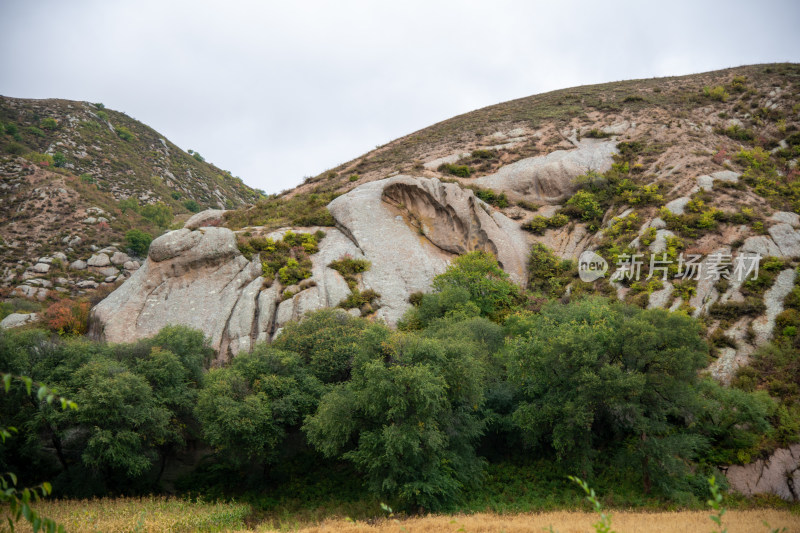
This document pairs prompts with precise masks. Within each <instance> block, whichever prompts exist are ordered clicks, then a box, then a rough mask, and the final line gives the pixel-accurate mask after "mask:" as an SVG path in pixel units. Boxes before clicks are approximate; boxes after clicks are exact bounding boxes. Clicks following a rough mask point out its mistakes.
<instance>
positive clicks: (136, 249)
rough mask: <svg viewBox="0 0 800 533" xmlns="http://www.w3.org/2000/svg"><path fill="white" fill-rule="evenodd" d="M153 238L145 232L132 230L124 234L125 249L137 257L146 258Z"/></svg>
mask: <svg viewBox="0 0 800 533" xmlns="http://www.w3.org/2000/svg"><path fill="white" fill-rule="evenodd" d="M151 242H153V236H152V235H150V234H149V233H147V232H146V231H142V230H138V229H132V230H129V231H127V232H126V233H125V246H126V248H127V249H128V250H129V251H130V252H131V253H132V254H133V255H135V256H137V257H146V256H147V251H148V250H149V249H150V243H151Z"/></svg>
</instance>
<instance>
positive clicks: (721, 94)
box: [703, 85, 730, 102]
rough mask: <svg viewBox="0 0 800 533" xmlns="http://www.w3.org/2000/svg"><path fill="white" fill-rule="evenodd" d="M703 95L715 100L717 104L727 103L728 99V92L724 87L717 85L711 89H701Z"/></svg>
mask: <svg viewBox="0 0 800 533" xmlns="http://www.w3.org/2000/svg"><path fill="white" fill-rule="evenodd" d="M703 94H704V95H705V96H706V97H708V98H711V99H712V100H716V101H717V102H727V101H728V98H730V95H729V94H728V91H726V90H725V87H723V86H722V85H717V86H716V87H713V88H710V87H705V88H704V89H703Z"/></svg>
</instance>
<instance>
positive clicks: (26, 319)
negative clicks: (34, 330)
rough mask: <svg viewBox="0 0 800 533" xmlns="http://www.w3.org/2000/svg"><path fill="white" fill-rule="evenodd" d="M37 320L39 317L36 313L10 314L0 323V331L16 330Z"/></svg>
mask: <svg viewBox="0 0 800 533" xmlns="http://www.w3.org/2000/svg"><path fill="white" fill-rule="evenodd" d="M37 320H39V315H38V314H36V313H30V314H26V313H11V314H10V315H8V316H7V317H5V318H4V319H3V320H2V321H0V329H11V328H18V327H20V326H24V325H26V324H30V323H32V322H36V321H37Z"/></svg>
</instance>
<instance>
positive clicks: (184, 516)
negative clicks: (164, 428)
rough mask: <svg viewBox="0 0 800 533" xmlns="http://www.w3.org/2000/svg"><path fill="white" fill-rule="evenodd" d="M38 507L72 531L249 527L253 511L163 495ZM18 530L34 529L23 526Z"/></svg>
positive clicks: (243, 506)
mask: <svg viewBox="0 0 800 533" xmlns="http://www.w3.org/2000/svg"><path fill="white" fill-rule="evenodd" d="M34 509H36V511H37V512H38V513H39V514H40V515H41V516H44V517H47V518H52V519H53V520H55V521H56V522H57V523H58V524H60V525H62V526H64V528H65V529H66V531H67V532H68V533H73V532H91V533H128V532H139V531H141V532H148V533H159V532H170V533H172V532H183V531H186V532H188V531H235V530H240V529H242V528H244V527H245V520H244V519H245V517H246V516H248V515H249V514H250V506H249V505H246V504H240V503H206V502H190V501H187V500H180V499H174V498H173V499H168V498H165V497H161V496H159V497H146V498H119V499H113V498H102V499H96V500H48V501H42V502H37V503H36V505H35V506H34ZM3 521H5V518H3ZM25 525H26V526H27V523H26V524H25ZM18 531H31V529H30V527H27V528H26V527H24V526H23V527H20V528H18Z"/></svg>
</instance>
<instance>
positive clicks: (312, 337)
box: [272, 309, 369, 383]
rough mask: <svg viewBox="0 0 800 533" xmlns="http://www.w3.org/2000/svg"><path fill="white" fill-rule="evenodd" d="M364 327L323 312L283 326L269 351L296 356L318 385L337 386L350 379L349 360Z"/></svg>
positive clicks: (360, 322)
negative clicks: (297, 355) (314, 377)
mask: <svg viewBox="0 0 800 533" xmlns="http://www.w3.org/2000/svg"><path fill="white" fill-rule="evenodd" d="M368 325H369V322H367V320H366V319H363V318H354V317H352V316H350V315H349V314H347V313H345V312H343V311H341V310H336V309H323V310H321V311H315V312H313V313H308V314H307V315H305V316H304V317H303V320H300V321H293V322H289V323H288V324H286V325H285V326H284V327H283V331H282V332H281V334H280V335H279V336H278V338H277V339H275V340H274V341H273V342H272V347H273V348H274V349H276V350H285V351H289V352H294V353H296V354H299V355H300V357H301V358H302V359H303V361H304V362H305V364H307V365H308V367H309V370H310V371H311V372H312V374H314V376H316V377H317V379H319V380H320V381H321V382H323V383H339V382H343V381H347V380H348V379H349V378H350V369H351V366H352V364H353V359H354V358H355V357H356V354H358V352H359V348H360V346H361V336H362V333H363V331H364V329H365V328H366V327H367V326H368Z"/></svg>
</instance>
